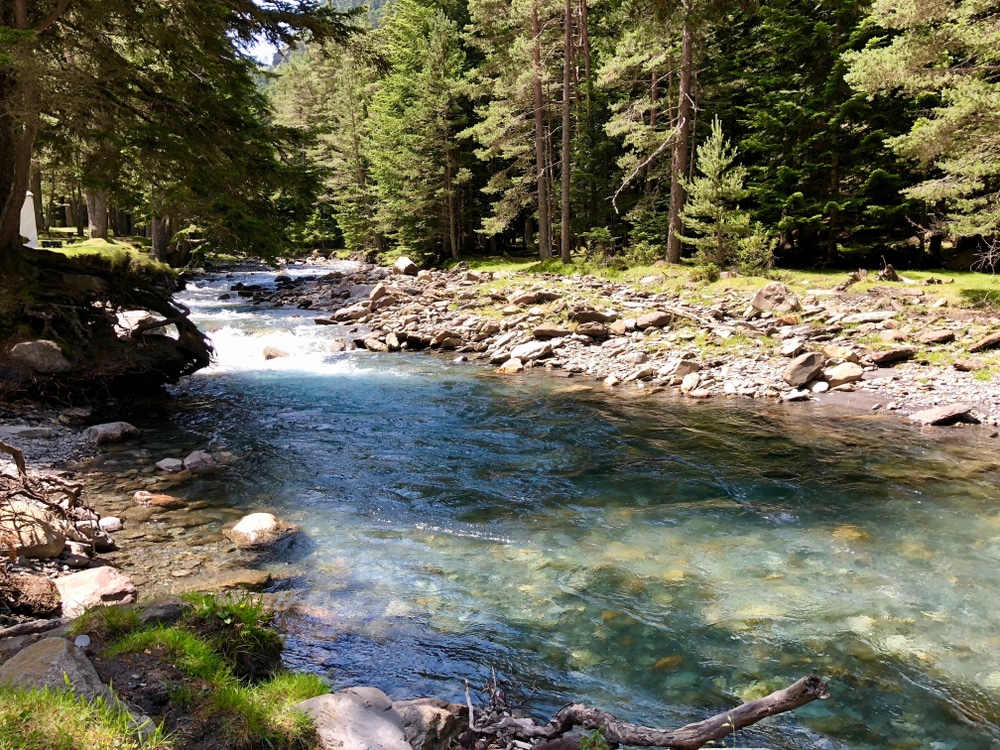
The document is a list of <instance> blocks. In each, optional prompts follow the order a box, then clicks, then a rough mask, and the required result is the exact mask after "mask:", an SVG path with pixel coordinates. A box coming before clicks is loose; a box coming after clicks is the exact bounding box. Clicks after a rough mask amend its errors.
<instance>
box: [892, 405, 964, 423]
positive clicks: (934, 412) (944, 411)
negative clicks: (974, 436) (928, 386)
mask: <svg viewBox="0 0 1000 750" xmlns="http://www.w3.org/2000/svg"><path fill="white" fill-rule="evenodd" d="M971 412H972V407H971V406H969V405H968V404H950V405H948V406H937V407H935V408H933V409H924V410H923V411H918V412H915V413H913V414H911V415H910V417H909V419H910V421H911V422H917V423H918V424H922V425H950V424H955V423H956V422H968V423H971V424H979V420H978V419H976V418H975V417H974V416H973V415H972V414H971Z"/></svg>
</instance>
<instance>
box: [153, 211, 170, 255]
mask: <svg viewBox="0 0 1000 750" xmlns="http://www.w3.org/2000/svg"><path fill="white" fill-rule="evenodd" d="M167 221H168V220H167V217H165V216H164V217H162V218H160V217H156V216H154V217H153V219H152V221H150V224H149V226H150V236H151V237H152V240H153V260H158V261H160V262H161V263H166V262H167V255H168V254H167V249H168V245H169V241H170V239H169V235H168V233H167Z"/></svg>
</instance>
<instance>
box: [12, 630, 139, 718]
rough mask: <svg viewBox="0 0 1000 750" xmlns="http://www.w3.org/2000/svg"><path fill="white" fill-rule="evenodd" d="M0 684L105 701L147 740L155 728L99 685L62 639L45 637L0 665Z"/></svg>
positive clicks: (83, 657)
mask: <svg viewBox="0 0 1000 750" xmlns="http://www.w3.org/2000/svg"><path fill="white" fill-rule="evenodd" d="M0 684H4V685H12V686H14V687H20V688H25V689H29V690H30V689H32V688H37V689H48V690H53V691H59V692H65V691H67V690H71V691H72V692H73V695H74V696H76V697H77V698H83V699H85V700H88V701H93V700H97V699H98V698H100V699H102V700H104V701H105V702H106V703H107V704H109V705H111V706H114V707H116V708H118V709H120V710H121V711H122V712H123V714H125V715H126V716H127V717H128V721H129V724H131V726H132V727H133V728H134V729H135V730H136V731H137V732H138V734H139V736H140V738H149V737H150V736H151V735H152V733H153V732H154V731H155V729H156V727H155V725H154V724H153V723H152V721H150V719H149V717H148V716H142V715H139V714H136V713H134V712H133V711H131V710H130V709H129V708H128V706H126V705H125V704H124V703H122V702H121V701H120V700H118V696H117V695H115V693H114V691H113V690H111V688H109V687H108V686H107V685H105V684H104V683H103V682H101V677H100V675H98V674H97V670H96V669H94V665H93V664H91V663H90V660H89V659H88V658H87V655H86V654H85V653H83V651H81V650H80V649H79V648H77V647H76V646H74V645H72V644H71V643H70V642H69V641H68V640H66V639H65V638H44V639H42V640H40V641H38V642H37V643H33V644H31V645H30V646H27V647H26V648H24V649H22V650H21V651H19V652H18V653H16V654H15V655H14V656H13V657H11V658H10V659H9V660H8V661H6V662H4V664H3V665H2V666H0Z"/></svg>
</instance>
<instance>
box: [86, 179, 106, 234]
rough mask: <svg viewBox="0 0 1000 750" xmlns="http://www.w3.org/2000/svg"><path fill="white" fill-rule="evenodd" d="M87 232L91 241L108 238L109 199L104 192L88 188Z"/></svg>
mask: <svg viewBox="0 0 1000 750" xmlns="http://www.w3.org/2000/svg"><path fill="white" fill-rule="evenodd" d="M87 231H88V233H89V235H90V239H102V240H106V239H107V238H108V198H107V196H106V195H105V193H104V191H103V190H95V189H94V188H87Z"/></svg>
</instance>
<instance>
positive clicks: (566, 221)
mask: <svg viewBox="0 0 1000 750" xmlns="http://www.w3.org/2000/svg"><path fill="white" fill-rule="evenodd" d="M563 50H564V51H563V98H562V170H561V171H562V174H561V175H560V176H561V177H562V205H561V211H560V219H561V226H562V231H561V233H560V236H559V244H560V250H561V253H560V254H561V255H562V262H563V263H570V262H571V261H572V258H571V257H570V248H571V240H572V238H571V237H570V229H569V225H570V215H569V187H570V185H569V180H570V170H571V167H572V154H571V151H572V139H571V138H570V135H571V133H570V125H571V122H570V91H569V90H570V75H571V73H572V66H573V0H566V7H565V10H564V15H563Z"/></svg>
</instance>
